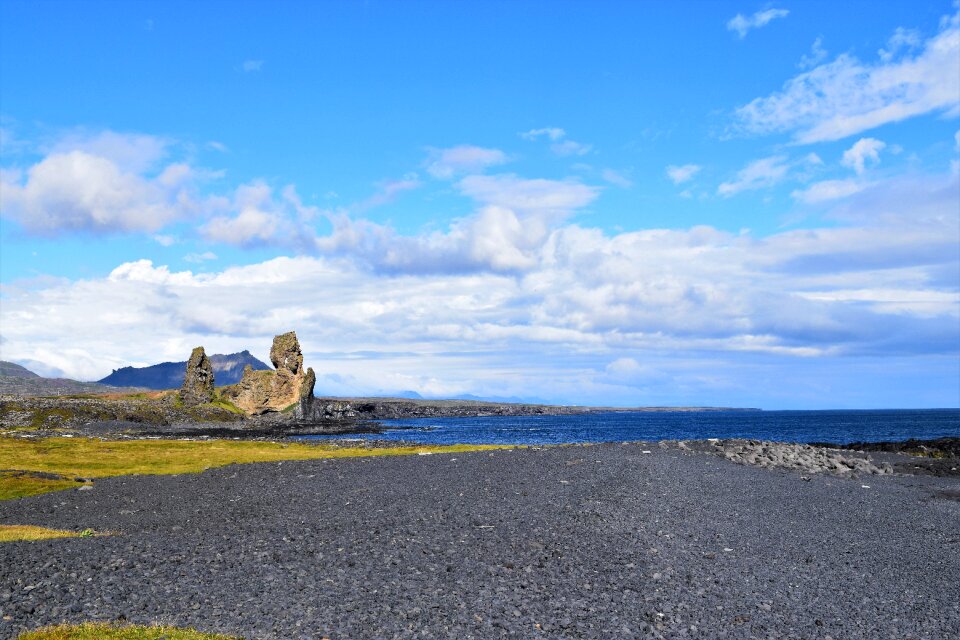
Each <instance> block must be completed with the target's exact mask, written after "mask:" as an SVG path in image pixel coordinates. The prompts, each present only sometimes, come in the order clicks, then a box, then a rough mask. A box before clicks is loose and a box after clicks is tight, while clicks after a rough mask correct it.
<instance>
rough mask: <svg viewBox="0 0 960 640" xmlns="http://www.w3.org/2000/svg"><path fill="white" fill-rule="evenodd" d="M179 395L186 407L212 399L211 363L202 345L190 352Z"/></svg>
mask: <svg viewBox="0 0 960 640" xmlns="http://www.w3.org/2000/svg"><path fill="white" fill-rule="evenodd" d="M179 397H180V401H181V402H183V404H185V405H187V406H188V407H192V406H195V405H198V404H204V403H206V402H210V401H211V400H213V365H212V364H211V363H210V359H209V358H208V357H207V354H206V353H205V352H204V350H203V347H197V348H196V349H194V350H193V353H191V354H190V360H188V361H187V371H186V375H184V377H183V386H181V387H180V393H179Z"/></svg>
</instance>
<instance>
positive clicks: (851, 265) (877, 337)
mask: <svg viewBox="0 0 960 640" xmlns="http://www.w3.org/2000/svg"><path fill="white" fill-rule="evenodd" d="M529 188H531V187H528V186H526V185H513V184H511V183H510V182H509V181H507V180H504V181H503V189H504V190H506V191H508V192H511V191H518V190H519V191H524V190H525V189H529ZM558 188H559V189H561V190H562V189H565V188H566V185H565V184H564V183H560V185H559V186H558ZM958 188H960V184H958V177H957V176H949V177H943V176H940V177H935V178H932V177H931V178H925V179H922V180H920V181H919V182H916V181H915V182H903V183H901V184H899V185H896V184H891V183H887V184H877V185H870V186H868V187H867V188H865V189H864V190H863V191H862V192H860V193H858V194H855V195H854V196H850V197H849V198H847V199H845V200H844V201H843V203H844V205H843V206H844V207H845V208H846V209H847V210H848V214H847V215H846V217H844V218H838V219H837V220H835V221H834V222H835V223H839V224H834V225H833V226H830V227H825V228H821V229H804V230H795V231H789V232H785V233H777V234H774V235H771V236H767V237H754V236H752V235H750V234H730V233H726V232H723V231H720V230H717V229H713V228H710V227H693V228H690V229H681V230H667V229H648V230H642V231H635V232H629V233H619V234H613V235H610V234H607V233H604V232H603V231H601V230H599V229H589V228H583V227H579V226H577V225H571V224H569V223H568V222H564V221H562V220H561V221H560V222H557V223H555V224H553V225H548V226H547V227H546V229H545V230H544V232H543V233H542V234H539V235H531V234H530V233H529V230H527V229H525V226H524V225H525V224H526V223H527V221H526V216H529V215H533V210H532V209H531V210H528V211H527V212H519V211H514V210H508V209H506V208H504V207H502V206H499V205H492V204H484V203H481V207H480V209H479V210H478V212H477V213H476V214H475V215H474V216H472V217H470V218H467V219H464V220H462V221H460V222H459V224H458V225H455V226H454V227H453V228H452V229H451V230H450V231H449V232H448V233H446V234H440V235H436V234H424V235H419V236H401V235H398V234H396V233H393V234H392V235H391V234H390V233H385V234H384V235H383V236H382V237H381V238H380V240H379V242H380V244H378V245H376V246H374V247H373V248H372V251H373V252H375V253H376V254H378V255H386V254H389V253H391V252H393V253H394V254H395V255H405V256H409V255H410V254H415V253H416V252H417V251H420V250H423V251H433V252H434V253H435V254H437V252H440V251H441V250H443V251H447V253H446V254H445V259H446V260H455V259H460V260H461V261H463V262H464V263H467V262H470V261H471V260H473V261H474V262H473V263H472V266H470V268H466V269H462V270H460V271H455V270H443V269H434V270H420V271H418V270H417V269H416V268H415V267H416V266H417V265H416V264H415V263H406V265H405V268H402V269H398V270H396V271H395V272H390V271H384V270H376V269H370V268H369V265H370V262H369V260H368V259H367V258H366V256H365V255H364V254H362V253H361V252H362V251H363V250H364V247H365V246H366V245H365V244H364V242H367V241H368V240H369V236H368V237H367V238H366V239H365V240H363V241H361V242H360V243H359V244H358V245H357V246H356V247H354V248H353V252H351V251H345V252H343V253H340V254H338V255H335V256H333V255H331V256H303V257H298V258H289V257H280V258H275V259H272V260H268V261H265V262H262V263H258V264H252V265H247V266H242V267H229V268H224V269H221V270H218V271H214V272H211V273H206V274H197V273H193V272H190V271H179V272H177V271H171V270H170V269H169V268H168V267H166V266H163V265H158V264H154V263H151V262H149V261H146V260H140V261H134V262H128V263H125V264H122V265H120V266H118V267H117V268H116V269H114V271H113V272H112V273H111V274H110V275H109V277H107V278H93V279H87V280H78V281H75V282H66V283H64V282H55V281H54V282H51V283H49V284H47V285H45V286H44V287H42V288H40V289H36V288H34V289H30V290H26V289H24V290H20V289H18V288H17V287H16V286H10V285H5V287H4V304H3V305H2V307H0V324H2V326H3V327H4V340H5V341H4V343H3V345H2V348H3V358H4V359H7V360H16V361H34V362H42V363H45V364H46V365H47V366H48V367H50V368H58V369H62V370H63V371H64V372H66V373H67V375H70V376H73V377H79V378H86V379H90V378H99V377H101V376H103V375H105V374H107V373H109V371H110V369H112V368H115V367H118V366H123V365H126V364H135V365H144V364H150V363H154V362H157V361H161V360H179V359H182V358H184V357H186V355H187V354H189V351H190V348H191V347H193V346H196V345H197V344H203V345H204V346H206V347H207V349H208V351H211V352H228V353H229V352H232V351H237V350H240V349H246V348H249V349H252V350H253V352H254V353H255V354H256V355H261V354H262V355H263V356H265V354H266V353H267V351H268V349H269V345H270V339H271V337H272V336H273V335H274V334H276V333H279V332H282V331H287V330H290V329H296V330H297V332H298V336H299V337H300V340H301V343H302V344H303V346H304V349H305V351H306V360H307V362H308V363H309V364H310V365H311V366H313V367H314V369H315V370H316V371H317V374H318V377H319V378H320V382H319V383H318V387H319V389H320V391H321V392H323V390H324V389H334V390H336V391H338V392H339V393H342V394H365V393H383V392H390V391H397V390H404V389H412V390H415V391H418V392H421V393H424V394H438V395H456V394H458V393H477V394H479V395H484V394H485V395H515V394H521V395H528V396H529V395H533V396H541V397H544V398H547V399H549V400H552V401H556V402H584V401H593V402H598V401H601V400H599V399H603V401H606V400H607V399H620V400H619V401H621V402H624V403H628V404H631V403H632V404H644V403H646V404H658V403H664V402H668V401H669V400H668V399H672V398H678V400H677V401H678V402H679V403H681V404H682V403H683V402H682V400H679V398H686V399H687V403H690V402H691V401H693V402H696V401H697V400H699V401H700V402H701V403H703V402H709V401H710V400H709V399H710V398H713V397H721V398H725V399H726V402H727V403H729V402H731V398H732V397H733V396H731V395H730V394H731V393H732V392H733V391H734V390H732V389H730V388H729V387H724V386H723V385H724V384H732V383H731V380H741V381H742V382H740V383H734V384H747V385H752V384H761V385H763V384H765V383H763V380H764V379H767V378H769V376H771V375H773V376H774V377H776V378H777V384H779V385H784V384H786V385H789V386H790V387H791V388H792V389H793V388H794V387H795V385H796V384H797V381H798V378H797V377H796V376H797V375H798V374H797V371H798V370H799V369H802V368H804V367H808V366H813V365H810V364H804V363H805V362H806V363H821V364H820V367H821V368H820V369H818V371H834V372H835V371H836V370H837V369H838V368H839V369H840V370H841V371H843V374H844V375H845V376H848V375H850V374H852V373H853V372H854V371H855V370H856V367H857V366H860V365H859V364H857V363H863V362H864V358H867V357H870V356H871V354H883V358H882V361H878V366H880V367H881V368H883V369H884V370H888V369H889V368H890V367H891V366H893V367H901V365H903V364H904V363H905V362H909V361H910V360H901V359H900V358H901V357H906V356H903V355H902V354H907V355H908V356H910V357H915V358H922V357H923V354H928V353H931V354H937V356H936V357H938V358H940V359H941V360H943V359H944V358H945V356H946V355H950V354H956V353H957V345H958V339H960V335H958V327H960V324H958V318H960V299H958V294H957V291H958V288H960V282H958V281H957V273H958V266H960V265H958V256H957V253H956V246H957V243H958V242H960V237H958V229H960V225H958V222H960V220H958V216H960V206H958V204H960V202H958V196H957V193H958ZM488 191H489V189H487V190H481V193H483V194H485V195H486V194H487V193H488ZM513 198H514V196H513V195H511V196H510V197H509V198H506V197H504V198H501V197H499V196H498V197H493V196H490V197H487V198H486V199H487V200H506V199H513ZM253 199H254V200H256V198H253ZM548 200H550V204H548V205H547V206H548V208H549V207H554V206H556V203H555V202H554V201H553V199H548ZM559 200H561V201H563V202H564V203H567V205H569V203H571V202H582V201H583V198H582V197H580V198H577V197H572V196H570V195H567V196H565V197H563V198H559ZM524 202H525V201H524ZM528 206H532V205H528ZM354 224H355V225H362V224H364V221H357V222H355V223H354ZM521 239H522V240H523V242H521ZM484 252H486V253H484ZM478 256H479V257H478ZM483 256H485V257H483ZM413 259H416V258H413ZM497 260H500V261H501V262H499V263H497V262H496V261H497ZM497 264H499V265H500V266H501V267H504V268H503V269H501V270H500V271H499V272H498V271H496V269H494V268H492V267H494V266H495V265H497ZM518 266H519V267H520V269H519V270H518V269H517V268H516V267H518ZM507 267H513V268H507ZM318 291H322V292H323V295H322V296H321V297H318V296H317V292H318ZM677 354H679V355H677ZM751 354H762V356H763V357H762V360H760V359H758V360H745V358H750V357H752V356H751ZM846 355H850V356H856V357H855V358H849V359H846V360H844V356H846ZM760 362H762V363H763V365H762V366H759V368H758V369H756V371H755V376H756V377H755V378H749V375H748V374H746V373H744V372H742V371H740V369H739V368H740V367H744V366H747V367H751V366H758V363H760ZM844 362H846V364H844ZM851 362H853V363H854V364H850V363H851ZM912 362H914V363H915V366H916V367H918V369H919V370H921V373H918V375H919V376H921V377H922V376H928V375H930V369H929V367H928V366H927V365H929V363H930V361H926V360H922V359H921V360H912ZM751 363H753V364H751ZM771 367H773V368H771ZM731 370H737V371H738V375H736V376H732V375H730V372H731ZM507 372H509V375H507V374H506V373H507ZM811 375H813V374H811ZM897 375H898V376H903V375H904V374H903V369H902V368H898V374H897ZM954 375H955V373H954ZM743 376H747V378H744V377H743ZM813 377H817V376H813ZM838 379H839V378H838ZM724 380H725V381H727V382H726V383H724V382H723V381H724ZM651 385H653V386H654V389H653V390H652V391H651V389H650V387H651ZM717 385H720V387H722V388H723V392H722V394H720V395H719V396H710V395H708V392H709V390H710V389H713V388H715V387H716V386H717ZM680 388H685V389H687V391H686V394H687V395H686V396H674V395H670V394H672V393H676V390H677V389H680ZM766 393H767V389H766V388H764V389H763V393H761V394H759V395H758V396H757V397H760V396H761V395H762V396H764V397H766ZM643 394H650V395H643ZM736 397H742V396H736ZM821 397H822V396H821ZM765 401H766V402H772V401H771V400H769V399H768V400H765ZM720 403H723V400H721V401H720Z"/></svg>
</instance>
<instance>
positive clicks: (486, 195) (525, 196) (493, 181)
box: [458, 174, 598, 214]
mask: <svg viewBox="0 0 960 640" xmlns="http://www.w3.org/2000/svg"><path fill="white" fill-rule="evenodd" d="M458 186H459V188H460V191H461V192H462V193H463V194H464V195H467V196H470V197H471V198H473V199H475V200H477V201H478V202H481V203H484V204H490V205H495V206H501V207H505V208H508V209H517V210H520V211H541V212H559V213H562V214H566V213H568V212H570V211H572V210H573V209H577V208H579V207H582V206H584V205H586V204H589V203H590V202H592V201H593V200H594V198H596V197H597V194H598V189H597V188H596V187H591V186H588V185H585V184H581V183H580V182H576V181H573V180H566V181H558V180H544V179H533V180H529V179H525V178H521V177H518V176H516V175H513V174H501V175H496V176H467V177H465V178H463V179H462V180H460V182H459V183H458Z"/></svg>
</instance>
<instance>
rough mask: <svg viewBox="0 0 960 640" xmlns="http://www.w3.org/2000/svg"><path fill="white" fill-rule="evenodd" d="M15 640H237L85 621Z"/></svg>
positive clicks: (196, 633)
mask: <svg viewBox="0 0 960 640" xmlns="http://www.w3.org/2000/svg"><path fill="white" fill-rule="evenodd" d="M17 640H239V638H236V637H235V636H225V635H221V634H219V633H202V632H200V631H196V630H194V629H178V628H176V627H159V626H152V627H144V626H139V625H113V624H103V623H96V622H85V623H84V624H76V625H75V624H63V625H57V626H53V627H44V628H42V629H37V630H36V631H28V632H26V633H21V634H20V635H19V636H17Z"/></svg>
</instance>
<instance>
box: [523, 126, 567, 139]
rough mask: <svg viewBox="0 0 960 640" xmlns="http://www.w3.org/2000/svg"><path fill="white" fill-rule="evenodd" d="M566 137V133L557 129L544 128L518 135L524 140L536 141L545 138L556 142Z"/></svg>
mask: <svg viewBox="0 0 960 640" xmlns="http://www.w3.org/2000/svg"><path fill="white" fill-rule="evenodd" d="M566 135H567V132H566V131H564V130H563V129H560V128H558V127H545V128H543V129H531V130H530V131H526V132H524V133H521V134H520V137H521V138H523V139H524V140H536V139H538V138H541V137H546V138H548V139H549V140H552V141H554V142H556V141H557V140H561V139H562V138H563V137H565V136H566Z"/></svg>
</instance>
